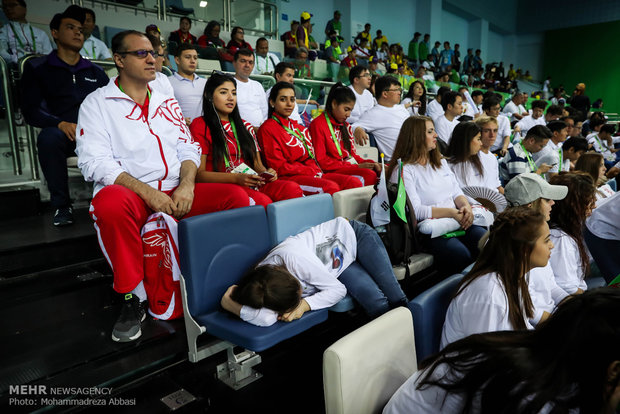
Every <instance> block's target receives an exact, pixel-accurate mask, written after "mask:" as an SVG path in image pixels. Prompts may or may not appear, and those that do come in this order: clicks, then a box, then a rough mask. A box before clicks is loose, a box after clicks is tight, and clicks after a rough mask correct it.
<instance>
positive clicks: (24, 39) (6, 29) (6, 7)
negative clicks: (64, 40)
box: [0, 0, 52, 65]
mask: <svg viewBox="0 0 620 414" xmlns="http://www.w3.org/2000/svg"><path fill="white" fill-rule="evenodd" d="M2 10H3V11H4V14H5V15H6V17H7V19H9V23H8V24H7V25H6V26H3V27H2V28H0V56H2V58H3V59H4V60H6V62H7V63H8V64H11V65H17V61H18V60H19V58H21V57H22V56H25V55H30V54H43V55H46V54H48V53H50V52H51V51H52V44H51V43H50V39H49V37H47V34H45V32H44V31H43V30H41V29H37V28H36V27H33V26H32V25H30V23H28V21H27V20H26V12H27V8H26V2H25V1H24V0H2Z"/></svg>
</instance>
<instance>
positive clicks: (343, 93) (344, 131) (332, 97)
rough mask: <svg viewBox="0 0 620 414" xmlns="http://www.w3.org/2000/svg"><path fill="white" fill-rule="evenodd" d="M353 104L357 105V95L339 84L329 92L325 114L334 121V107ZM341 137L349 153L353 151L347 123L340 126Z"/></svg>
mask: <svg viewBox="0 0 620 414" xmlns="http://www.w3.org/2000/svg"><path fill="white" fill-rule="evenodd" d="M349 102H351V103H353V104H355V94H354V93H353V91H352V90H351V88H348V87H346V86H344V85H343V84H342V83H341V82H338V83H337V84H335V85H334V86H332V89H331V90H330V91H329V95H327V101H326V102H325V112H326V113H327V115H329V117H330V118H331V119H334V116H333V115H332V105H334V104H335V105H340V104H343V103H349ZM340 136H341V137H342V143H343V144H344V147H345V148H346V149H347V151H351V137H350V136H349V128H347V122H346V121H345V122H343V124H342V125H341V126H340Z"/></svg>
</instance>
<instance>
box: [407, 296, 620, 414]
mask: <svg viewBox="0 0 620 414" xmlns="http://www.w3.org/2000/svg"><path fill="white" fill-rule="evenodd" d="M619 312H620V290H618V289H612V288H602V289H595V290H592V291H586V292H584V293H583V294H582V295H576V296H573V297H572V298H571V299H568V300H566V301H564V302H562V303H561V304H560V305H559V306H558V308H557V310H556V311H555V312H554V313H553V314H552V315H551V317H550V318H548V319H547V320H545V321H544V322H541V323H540V324H539V325H538V327H537V328H538V329H536V330H529V331H503V332H490V333H485V334H477V335H471V336H469V337H467V338H464V339H461V340H459V341H456V342H453V343H451V344H449V345H448V346H446V347H445V348H444V349H443V350H442V351H441V352H440V353H439V354H437V355H434V356H432V357H430V358H428V359H426V360H424V361H423V362H422V363H421V364H420V367H421V368H422V369H426V371H425V372H424V373H423V374H422V376H421V381H420V382H419V384H418V386H417V389H418V390H424V389H426V388H427V387H429V386H437V387H440V388H442V389H444V390H445V391H447V392H448V393H451V394H461V395H462V396H463V400H464V408H463V411H462V412H464V413H469V412H472V411H473V410H474V408H479V410H478V409H477V410H476V412H478V413H483V414H486V413H493V414H495V413H516V414H526V413H527V414H534V413H539V412H540V411H541V409H542V408H543V407H544V406H545V405H547V404H550V405H551V408H552V410H551V412H553V413H568V412H569V410H571V409H575V408H576V409H578V410H577V411H578V412H581V413H600V412H603V408H604V407H605V405H606V404H607V403H608V399H609V397H610V394H611V393H610V392H608V391H607V389H609V388H611V390H612V391H611V392H613V390H614V389H615V388H616V386H617V384H618V378H615V379H608V374H607V370H608V367H609V366H610V365H611V364H612V363H613V362H614V361H617V360H620V319H618V318H617V315H618V313H619ZM440 365H441V366H442V368H445V369H446V372H445V373H442V374H441V375H439V374H436V373H435V370H436V369H437V367H438V366H440ZM433 374H435V375H433ZM474 401H476V402H479V407H478V406H476V405H475V404H474ZM614 408H615V407H614Z"/></svg>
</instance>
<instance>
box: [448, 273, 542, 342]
mask: <svg viewBox="0 0 620 414" xmlns="http://www.w3.org/2000/svg"><path fill="white" fill-rule="evenodd" d="M525 325H526V327H527V328H528V329H533V327H532V326H531V325H530V323H529V321H525ZM514 329H515V328H514V327H513V326H512V323H511V322H510V318H509V314H508V298H507V297H506V291H505V289H504V285H503V284H502V282H501V281H500V279H499V278H498V276H497V273H495V272H493V273H488V274H486V275H482V276H480V277H478V278H476V279H475V280H474V281H472V282H471V283H470V284H469V285H468V286H467V287H466V288H465V289H464V290H463V291H462V292H461V293H459V294H458V296H456V297H455V298H454V299H452V302H450V306H449V307H448V312H447V313H446V320H445V322H444V324H443V330H442V332H441V344H440V346H439V348H440V349H443V348H445V346H446V345H448V344H451V343H452V342H455V341H458V340H459V339H463V338H465V337H467V336H469V335H473V334H477V333H484V332H495V331H513V330H514Z"/></svg>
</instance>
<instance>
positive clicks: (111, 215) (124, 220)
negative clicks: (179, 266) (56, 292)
mask: <svg viewBox="0 0 620 414" xmlns="http://www.w3.org/2000/svg"><path fill="white" fill-rule="evenodd" d="M172 192H173V191H166V194H168V195H170V194H172ZM249 204H250V200H249V198H248V195H247V194H246V193H245V191H243V190H242V189H241V188H240V187H239V186H237V185H232V184H196V187H195V189H194V202H193V204H192V209H191V210H190V211H189V213H187V214H186V215H185V216H184V217H183V218H187V217H191V216H196V215H199V214H205V213H212V212H214V211H220V210H228V209H231V208H239V207H247V206H248V205H249ZM152 213H153V211H152V210H151V209H150V208H149V207H148V206H147V205H146V203H145V202H144V200H142V199H141V198H140V196H138V195H137V194H136V193H134V192H133V191H131V190H130V189H128V188H125V187H123V186H120V185H109V186H107V187H104V188H103V189H101V191H99V192H98V193H97V195H96V196H95V198H93V201H92V203H91V205H90V216H91V218H92V219H93V221H94V222H95V230H96V231H97V238H98V239H99V245H100V246H101V250H102V251H103V255H104V256H105V257H106V259H107V260H108V263H109V264H110V266H111V267H112V271H113V272H114V290H116V291H117V292H120V293H127V292H130V291H132V290H133V289H134V288H135V287H136V286H137V285H138V284H139V283H140V281H142V279H144V269H143V260H144V259H143V252H142V240H141V238H140V230H141V229H142V226H144V223H146V219H147V218H148V216H149V215H151V214H152Z"/></svg>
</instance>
